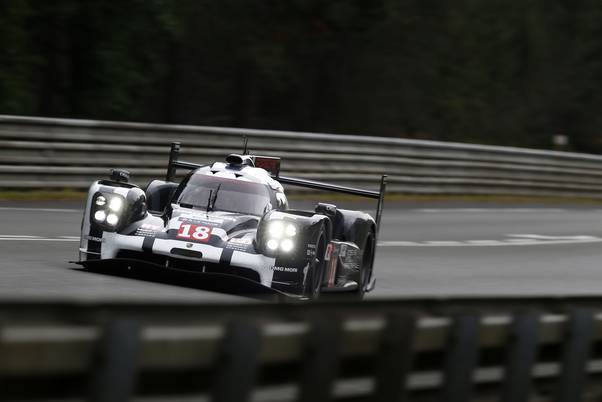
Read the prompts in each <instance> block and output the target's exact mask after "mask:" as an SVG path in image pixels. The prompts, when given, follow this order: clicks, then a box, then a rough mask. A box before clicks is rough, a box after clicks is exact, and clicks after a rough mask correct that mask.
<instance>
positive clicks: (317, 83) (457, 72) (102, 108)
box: [0, 0, 602, 152]
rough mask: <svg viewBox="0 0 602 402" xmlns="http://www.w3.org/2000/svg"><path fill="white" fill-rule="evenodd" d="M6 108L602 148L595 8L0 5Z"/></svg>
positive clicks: (601, 68) (190, 0)
mask: <svg viewBox="0 0 602 402" xmlns="http://www.w3.org/2000/svg"><path fill="white" fill-rule="evenodd" d="M0 48H1V49H2V50H1V51H0V113H4V114H24V115H36V116H53V117H72V118H94V119H112V120H136V121H149V122H161V123H182V124H185V123H189V124H205V125H220V126H239V127H254V128H273V129H290V130H307V131H321V132H338V133H349V134H371V135H386V136H396V137H406V138H423V139H434V140H446V141H461V142H475V143H484V144H500V145H516V146H525V147H538V148H550V147H551V137H552V135H554V134H566V135H568V136H569V137H570V140H571V146H572V148H573V149H575V150H578V151H586V152H602V142H601V141H600V136H599V132H601V131H602V114H601V113H598V112H599V109H600V108H601V107H602V92H601V91H599V90H598V86H599V85H600V83H602V2H600V1H599V0H522V1H507V0H454V1H452V0H443V1H442V0H287V1H279V0H116V1H108V0H86V1H82V0H53V1H41V0H0Z"/></svg>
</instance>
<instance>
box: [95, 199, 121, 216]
mask: <svg viewBox="0 0 602 402" xmlns="http://www.w3.org/2000/svg"><path fill="white" fill-rule="evenodd" d="M101 197H102V196H101ZM96 201H97V202H98V199H97V200H96ZM121 208H123V199H122V198H121V197H113V198H111V201H110V202H109V209H110V210H111V211H113V212H120V211H121Z"/></svg>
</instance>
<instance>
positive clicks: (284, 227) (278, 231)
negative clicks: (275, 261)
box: [265, 221, 297, 253]
mask: <svg viewBox="0 0 602 402" xmlns="http://www.w3.org/2000/svg"><path fill="white" fill-rule="evenodd" d="M295 236H297V227H296V226H295V225H294V224H292V223H288V222H285V221H273V222H270V223H269V224H268V228H267V236H266V243H265V245H266V247H267V249H268V250H270V251H272V252H273V251H276V250H278V249H280V250H281V251H283V252H285V253H289V252H291V251H292V250H293V249H294V248H295V242H294V240H293V238H294V237H295Z"/></svg>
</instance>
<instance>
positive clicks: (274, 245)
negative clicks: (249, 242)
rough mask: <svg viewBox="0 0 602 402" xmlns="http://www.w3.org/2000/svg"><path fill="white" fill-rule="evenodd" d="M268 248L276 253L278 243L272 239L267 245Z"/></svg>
mask: <svg viewBox="0 0 602 402" xmlns="http://www.w3.org/2000/svg"><path fill="white" fill-rule="evenodd" d="M266 245H267V246H268V248H269V249H270V250H272V251H276V249H277V248H278V241H277V240H274V239H270V240H268V242H267V244H266Z"/></svg>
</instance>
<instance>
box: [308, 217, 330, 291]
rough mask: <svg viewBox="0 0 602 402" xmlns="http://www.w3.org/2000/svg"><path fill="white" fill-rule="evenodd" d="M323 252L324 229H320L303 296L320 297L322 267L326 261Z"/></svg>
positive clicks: (324, 246)
mask: <svg viewBox="0 0 602 402" xmlns="http://www.w3.org/2000/svg"><path fill="white" fill-rule="evenodd" d="M325 253H326V236H325V235H324V229H321V230H320V233H319V235H318V241H317V242H316V255H315V256H314V257H313V260H312V261H311V262H310V264H309V270H308V272H307V277H306V279H305V296H307V297H309V298H310V299H317V298H319V297H320V290H321V288H322V278H323V277H324V267H325V265H326V261H325V260H324V255H325Z"/></svg>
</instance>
